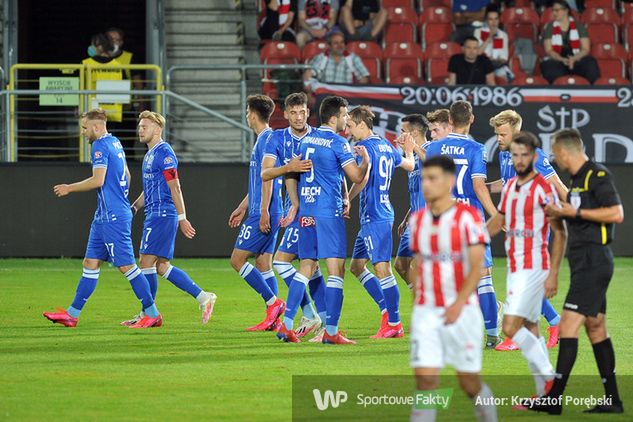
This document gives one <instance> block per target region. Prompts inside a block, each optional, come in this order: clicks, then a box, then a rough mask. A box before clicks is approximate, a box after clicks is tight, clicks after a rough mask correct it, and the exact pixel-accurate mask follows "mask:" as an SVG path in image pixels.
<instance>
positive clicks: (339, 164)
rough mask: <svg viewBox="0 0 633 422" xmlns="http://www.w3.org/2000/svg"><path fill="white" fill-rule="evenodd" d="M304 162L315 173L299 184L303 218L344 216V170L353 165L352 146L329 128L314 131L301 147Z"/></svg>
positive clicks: (306, 174)
mask: <svg viewBox="0 0 633 422" xmlns="http://www.w3.org/2000/svg"><path fill="white" fill-rule="evenodd" d="M299 153H300V154H301V158H304V159H310V160H312V169H311V170H310V171H309V172H306V173H302V174H301V178H300V180H299V198H300V209H299V214H300V215H301V216H319V217H340V216H342V215H343V194H342V191H341V190H342V186H343V177H344V172H343V167H345V166H347V165H350V164H354V163H355V161H354V156H353V155H352V150H351V147H350V145H349V142H347V140H346V139H345V138H343V137H341V136H339V135H338V134H336V133H335V132H334V131H333V130H332V129H330V128H329V127H327V126H322V127H320V128H319V129H315V130H313V131H312V133H311V134H310V135H308V136H306V137H305V138H303V141H301V145H299Z"/></svg>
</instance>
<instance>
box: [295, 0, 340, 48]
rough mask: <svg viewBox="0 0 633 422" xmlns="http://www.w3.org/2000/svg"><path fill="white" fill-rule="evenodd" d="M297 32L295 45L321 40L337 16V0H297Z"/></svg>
mask: <svg viewBox="0 0 633 422" xmlns="http://www.w3.org/2000/svg"><path fill="white" fill-rule="evenodd" d="M298 10H299V34H297V45H298V46H299V48H303V46H304V45H306V44H307V43H309V42H310V41H313V40H321V39H324V38H326V37H327V35H328V33H329V32H330V31H331V30H332V29H333V28H334V25H335V24H336V17H337V16H338V0H299V7H298Z"/></svg>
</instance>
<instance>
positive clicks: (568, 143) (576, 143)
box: [552, 128, 584, 151]
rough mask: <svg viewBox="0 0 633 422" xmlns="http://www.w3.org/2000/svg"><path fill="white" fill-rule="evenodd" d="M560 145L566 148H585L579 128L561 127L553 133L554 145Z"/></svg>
mask: <svg viewBox="0 0 633 422" xmlns="http://www.w3.org/2000/svg"><path fill="white" fill-rule="evenodd" d="M554 146H557V147H558V146H559V147H562V148H565V149H574V150H577V151H582V150H583V147H584V145H583V142H582V137H581V136H580V132H578V129H569V128H565V129H561V130H559V131H556V132H554V134H553V135H552V147H554Z"/></svg>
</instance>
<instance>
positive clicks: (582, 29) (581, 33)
mask: <svg viewBox="0 0 633 422" xmlns="http://www.w3.org/2000/svg"><path fill="white" fill-rule="evenodd" d="M575 22H576V30H577V31H578V37H579V38H589V32H588V31H587V27H586V26H585V25H584V24H583V23H582V22H578V21H575Z"/></svg>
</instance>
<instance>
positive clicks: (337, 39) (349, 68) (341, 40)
mask: <svg viewBox="0 0 633 422" xmlns="http://www.w3.org/2000/svg"><path fill="white" fill-rule="evenodd" d="M328 44H329V45H330V50H329V51H327V52H325V53H321V54H319V55H317V56H315V57H314V58H313V59H312V61H310V64H311V65H312V66H314V68H315V69H316V72H317V73H316V75H315V73H314V71H313V70H311V69H310V70H306V72H305V73H304V81H305V85H306V87H307V88H308V89H310V86H311V83H312V82H313V81H314V80H315V78H316V80H318V81H319V82H325V83H341V84H351V83H353V82H356V83H359V84H366V83H368V82H369V71H368V70H367V68H366V67H365V65H364V64H363V61H362V60H361V58H360V57H358V56H357V55H356V54H354V53H349V52H348V51H347V50H345V37H344V35H343V33H342V32H341V31H334V32H332V33H331V34H330V35H329V37H328Z"/></svg>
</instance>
